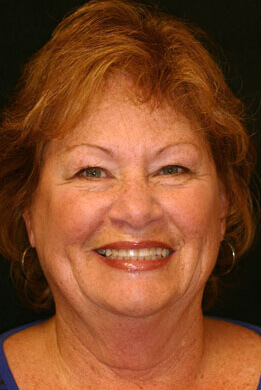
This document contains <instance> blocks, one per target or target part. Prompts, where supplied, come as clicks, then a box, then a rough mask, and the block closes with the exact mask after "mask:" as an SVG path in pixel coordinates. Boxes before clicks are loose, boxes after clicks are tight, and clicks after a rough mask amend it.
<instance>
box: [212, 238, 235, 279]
mask: <svg viewBox="0 0 261 390" xmlns="http://www.w3.org/2000/svg"><path fill="white" fill-rule="evenodd" d="M223 242H225V243H226V244H227V246H228V247H229V249H230V251H231V253H232V263H231V264H230V266H229V267H228V269H227V270H226V271H225V272H222V273H218V274H216V276H225V275H228V274H229V273H230V272H231V271H232V269H233V268H234V267H235V264H236V251H235V248H234V247H233V245H232V244H231V243H230V242H229V241H223Z"/></svg>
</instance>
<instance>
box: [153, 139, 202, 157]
mask: <svg viewBox="0 0 261 390" xmlns="http://www.w3.org/2000/svg"><path fill="white" fill-rule="evenodd" d="M181 145H186V146H192V147H193V149H196V150H197V151H199V150H200V148H199V147H198V146H197V145H195V144H193V143H191V142H178V143H177V144H169V145H166V146H164V147H163V148H161V149H160V150H158V151H157V152H156V155H157V156H158V155H160V154H161V153H163V152H164V151H165V150H166V149H169V148H173V147H177V146H181Z"/></svg>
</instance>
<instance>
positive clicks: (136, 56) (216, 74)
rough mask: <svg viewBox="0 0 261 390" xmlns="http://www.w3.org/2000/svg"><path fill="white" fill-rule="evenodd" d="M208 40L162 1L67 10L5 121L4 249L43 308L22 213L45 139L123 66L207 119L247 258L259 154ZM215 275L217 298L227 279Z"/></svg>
mask: <svg viewBox="0 0 261 390" xmlns="http://www.w3.org/2000/svg"><path fill="white" fill-rule="evenodd" d="M204 40H205V36H204V34H203V33H202V32H201V31H200V30H199V29H197V28H195V27H193V26H191V25H190V24H188V23H187V22H184V21H182V20H179V19H177V18H175V17H174V16H171V15H166V14H164V13H162V12H160V11H159V10H157V9H156V8H152V7H148V6H144V5H141V4H138V3H134V2H130V1H127V0H126V1H125V0H109V1H107V0H94V1H90V2H89V3H86V4H85V5H83V6H82V7H80V8H79V9H78V10H76V11H75V12H73V13H72V14H71V15H69V16H67V17H66V18H65V19H64V20H63V21H62V22H61V23H60V25H59V26H58V27H57V28H56V30H55V31H54V33H53V35H52V37H51V39H50V41H49V42H48V43H47V44H46V45H45V46H44V47H43V48H42V49H41V50H40V51H39V52H38V53H37V54H35V55H34V56H33V58H32V59H31V60H30V62H29V63H28V64H27V65H26V67H25V70H24V74H23V77H22V79H21V80H20V83H19V87H18V89H17V92H16V93H15V95H14V96H13V98H12V100H11V101H10V103H9V105H8V106H7V108H6V109H5V110H4V112H3V115H2V124H1V127H0V215H1V226H0V250H1V253H2V254H3V256H4V257H5V258H7V259H9V260H10V261H11V271H12V275H13V278H14V280H15V283H16V286H17V288H18V289H20V290H22V291H23V293H24V295H25V297H26V300H27V301H30V302H31V305H33V307H34V308H44V309H47V310H53V309H52V308H53V307H54V306H53V298H52V294H51V292H50V290H49V287H48V284H47V281H46V279H45V277H44V275H42V274H41V268H40V265H39V261H38V258H37V255H36V253H32V252H31V251H30V254H29V252H28V256H27V257H26V263H27V270H28V271H29V276H28V275H27V276H26V277H25V275H24V271H23V267H21V258H22V254H23V252H24V250H25V248H26V247H27V246H28V245H29V241H28V236H27V231H26V228H25V223H24V220H23V215H22V214H23V211H24V210H25V208H26V207H29V205H30V202H31V200H32V196H33V195H34V192H35V190H36V188H37V185H38V180H39V175H40V171H41V164H42V159H43V150H44V147H45V145H46V143H48V141H50V140H51V139H54V138H57V137H59V138H62V137H63V136H65V134H68V132H70V131H71V129H72V128H73V127H74V126H75V125H76V124H77V123H78V122H79V120H81V118H82V117H83V114H84V112H85V111H86V108H87V107H88V104H89V102H90V101H91V99H92V98H93V96H94V95H95V94H96V93H97V92H98V91H99V90H100V89H101V86H102V84H103V82H104V80H106V79H108V78H109V77H110V76H112V75H115V74H117V73H121V74H125V75H127V76H129V77H131V79H132V80H133V81H134V83H135V86H136V89H137V91H141V92H140V94H141V95H142V96H143V99H144V101H145V100H146V101H149V100H150V98H151V97H154V98H155V97H156V98H157V99H158V100H159V101H160V100H163V99H164V100H166V101H167V102H168V104H169V105H171V106H173V107H174V108H175V109H177V111H179V112H181V113H182V114H184V115H185V116H186V117H187V118H188V119H191V120H192V119H193V120H194V119H195V120H196V122H197V123H199V125H200V129H201V131H202V133H203V134H204V136H205V139H206V140H207V142H208V144H209V146H210V150H211V153H212V156H213V159H214V161H215V164H216V169H217V173H218V175H219V178H220V180H221V182H222V183H223V185H224V188H225V191H226V194H227V198H228V201H229V211H228V215H227V219H226V234H225V240H227V241H228V242H229V243H230V244H232V245H233V246H234V248H235V250H236V253H237V257H240V256H241V255H242V254H243V253H244V252H245V251H246V250H247V249H248V248H249V246H250V244H251V242H252V239H253V235H254V230H255V223H254V218H253V214H254V213H253V210H252V209H253V205H252V198H251V193H250V190H249V181H250V177H251V173H252V170H253V165H254V159H253V155H254V154H253V151H252V149H251V143H250V137H249V135H248V134H247V132H246V130H245V127H244V108H243V105H242V103H241V102H240V100H238V99H237V98H236V97H235V96H234V95H233V93H232V92H231V90H230V89H229V88H228V86H227V84H226V82H225V81H224V77H223V75H222V72H221V71H220V69H219V67H218V66H217V65H216V63H215V61H214V60H213V58H212V56H211V55H210V54H209V52H208V50H207V49H206V48H205V44H204ZM222 261H223V259H218V260H217V263H220V262H222ZM229 261H230V260H228V259H227V262H226V264H228V265H229ZM231 261H232V256H231ZM213 275H214V273H213ZM213 275H212V276H211V278H210V279H209V283H208V292H210V296H209V297H208V299H210V298H211V296H212V297H213V296H214V291H215V286H216V285H217V278H216V277H215V276H213Z"/></svg>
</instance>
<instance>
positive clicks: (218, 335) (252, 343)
mask: <svg viewBox="0 0 261 390" xmlns="http://www.w3.org/2000/svg"><path fill="white" fill-rule="evenodd" d="M205 325H206V326H205V328H206V330H207V332H208V333H209V334H210V335H211V336H213V337H214V340H215V342H216V343H217V344H218V343H222V345H223V347H224V345H226V346H227V348H228V349H231V350H235V349H236V350H237V351H238V352H239V351H240V350H242V352H243V351H245V352H246V351H249V352H251V353H252V354H253V356H255V357H260V349H261V335H260V334H258V333H257V332H256V331H254V330H252V329H249V328H246V327H245V326H241V325H238V324H234V323H232V322H229V321H224V320H219V319H213V318H206V319H205ZM224 343H225V344H224Z"/></svg>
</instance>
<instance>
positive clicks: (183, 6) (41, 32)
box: [0, 0, 261, 332]
mask: <svg viewBox="0 0 261 390" xmlns="http://www.w3.org/2000/svg"><path fill="white" fill-rule="evenodd" d="M108 1H109V0H108ZM84 2H85V1H80V0H78V1H76V0H34V1H32V0H0V49H1V50H0V56H1V57H0V108H2V107H3V106H4V105H5V103H6V101H7V98H8V96H9V95H10V93H11V92H12V91H13V89H14V86H15V84H16V82H17V80H18V78H19V76H20V74H21V70H22V68H23V65H24V64H25V63H26V62H27V61H28V59H29V58H30V57H31V55H32V54H33V53H35V51H37V50H38V49H39V48H40V47H41V46H42V45H43V44H44V43H45V42H46V41H47V40H48V39H49V38H50V36H51V33H52V31H53V29H54V28H55V26H56V25H57V24H58V23H59V21H60V20H61V19H62V18H63V16H64V15H65V14H66V13H67V12H68V11H70V10H71V9H72V8H76V7H77V6H80V5H81V4H83V3H84ZM148 2H149V1H147V3H148ZM157 3H158V4H159V5H160V6H161V8H163V10H165V11H168V12H172V13H173V14H175V15H176V16H179V17H182V18H185V19H187V20H189V21H191V22H193V23H195V24H196V25H198V26H199V27H201V28H202V29H203V30H205V31H206V32H207V33H208V34H209V35H210V36H211V38H212V40H213V41H214V42H215V43H216V46H217V51H216V54H217V53H218V55H217V57H218V60H219V63H220V65H221V67H222V69H223V71H224V73H225V75H226V79H227V82H228V84H229V85H230V87H231V88H232V90H233V91H234V93H235V94H236V95H237V96H239V97H240V98H241V99H242V100H243V101H244V102H245V104H246V108H247V114H248V123H247V126H248V129H249V131H250V132H251V133H254V142H255V144H256V145H257V149H258V151H259V152H260V151H261V129H260V125H261V113H260V102H261V92H260V91H261V63H260V62H261V61H260V48H261V28H260V21H261V2H260V0H227V1H222V0H173V1H170V0H159V1H158V2H157ZM260 168H261V165H260V161H259V162H258V171H259V172H260ZM0 223H1V218H0ZM260 233H261V231H260V229H259V233H258V234H257V239H256V242H255V244H254V246H253V248H252V249H251V251H249V253H248V254H247V255H246V256H245V257H244V258H243V259H242V261H241V262H240V264H239V266H237V267H236V269H234V270H233V272H232V273H231V274H230V275H228V276H226V277H225V278H224V286H223V288H222V289H221V292H220V295H219V298H218V300H217V302H216V304H215V306H214V307H213V309H212V310H211V311H210V312H209V314H214V315H220V316H224V317H229V318H234V319H238V320H242V321H245V322H250V323H253V324H258V325H261V282H260V279H261V261H260V257H261V238H260V237H261V236H260ZM8 272H9V267H8V263H7V262H6V261H4V260H3V261H0V297H1V298H0V313H1V314H0V316H1V317H0V332H2V331H4V330H7V329H9V328H11V327H14V326H17V325H20V324H23V323H26V322H30V321H32V320H34V319H38V318H41V317H42V315H40V314H35V313H33V312H32V311H31V310H29V309H26V308H24V307H23V306H22V305H21V304H20V303H19V300H18V298H17V297H16V294H15V291H14V289H13V287H12V286H11V283H10V280H9V277H8Z"/></svg>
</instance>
